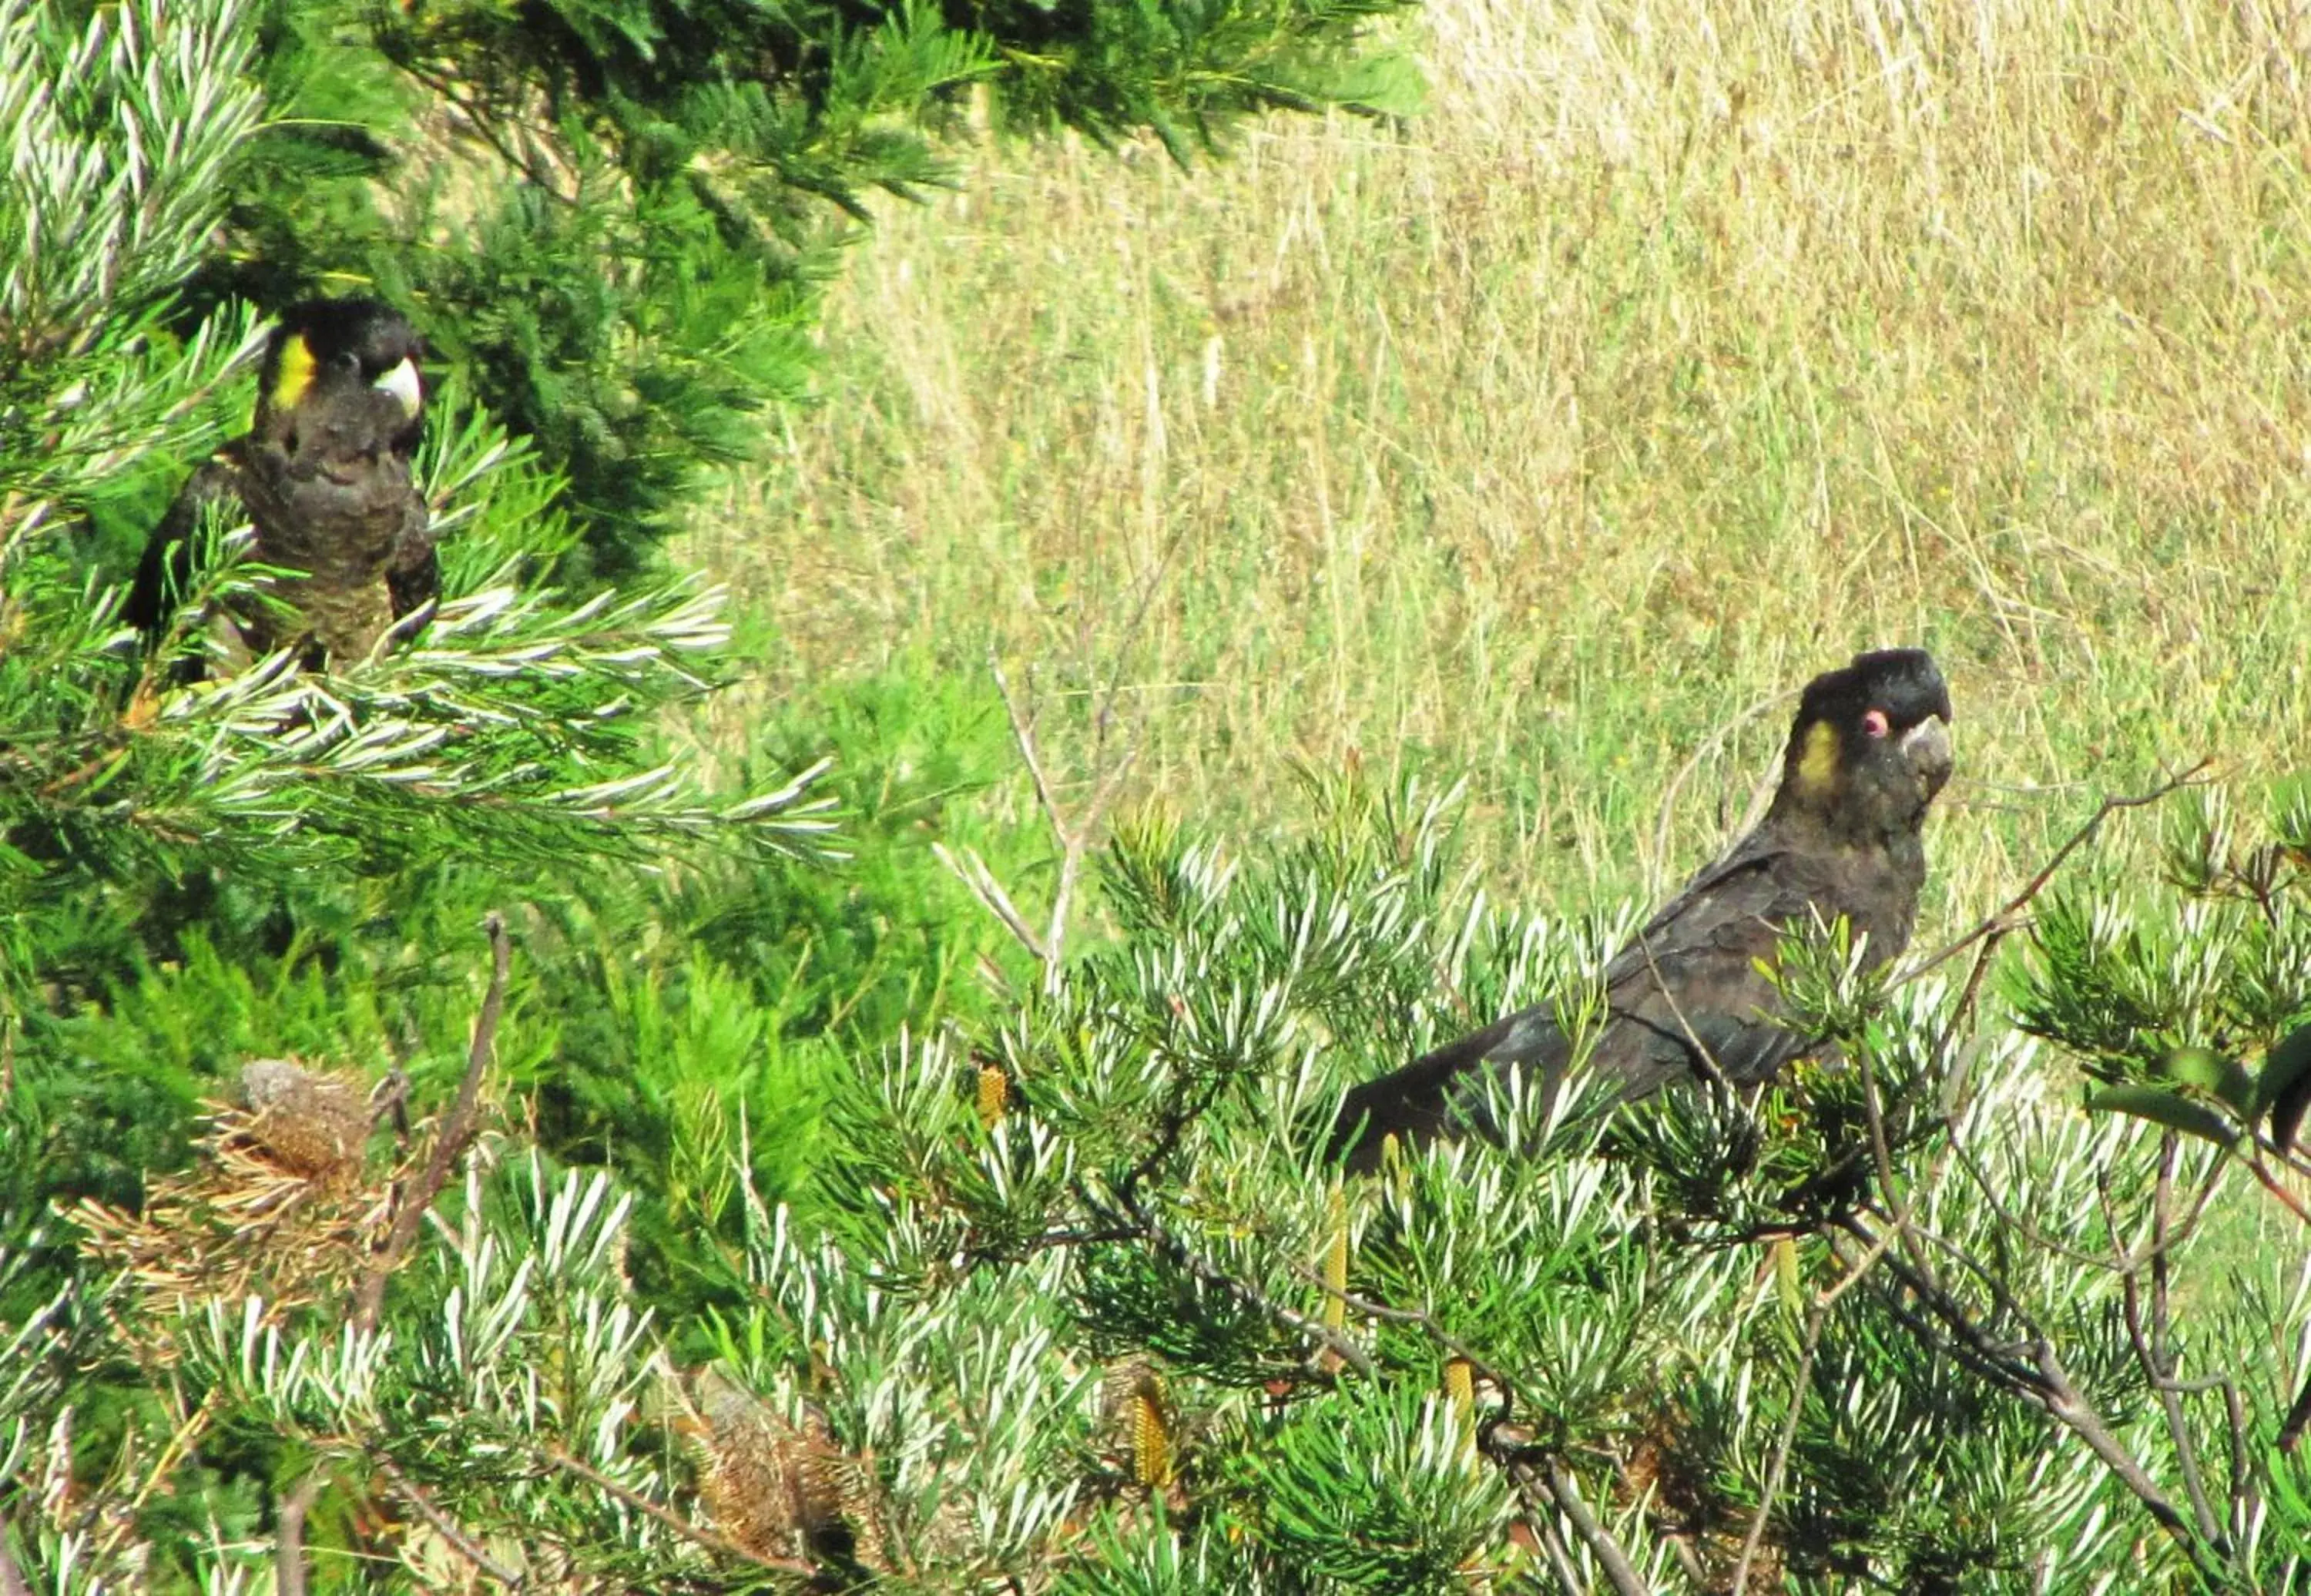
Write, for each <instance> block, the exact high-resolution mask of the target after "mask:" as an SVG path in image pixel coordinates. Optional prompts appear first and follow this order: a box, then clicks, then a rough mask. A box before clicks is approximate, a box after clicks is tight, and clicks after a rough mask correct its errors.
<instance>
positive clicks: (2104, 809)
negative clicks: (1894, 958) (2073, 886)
mask: <svg viewBox="0 0 2311 1596" xmlns="http://www.w3.org/2000/svg"><path fill="white" fill-rule="evenodd" d="M2213 763H2214V761H2213V760H2211V759H2202V760H2201V761H2199V763H2196V764H2194V765H2193V766H2192V767H2191V768H2190V769H2189V770H2187V771H2185V772H2183V773H2182V774H2181V775H2179V776H2171V777H2169V778H2167V780H2166V781H2162V782H2160V783H2159V784H2158V786H2157V787H2154V788H2152V789H2150V791H2148V792H2139V793H2135V794H2133V795H2132V796H2130V797H2123V798H2104V799H2103V801H2102V805H2101V807H2099V808H2097V809H2096V810H2095V812H2094V813H2093V814H2092V815H2088V816H2087V819H2086V824H2083V825H2081V826H2080V827H2079V829H2078V830H2076V831H2074V832H2072V833H2071V834H2070V836H2069V837H2068V838H2067V839H2065V840H2064V842H2062V846H2061V847H2059V848H2057V849H2055V850H2054V853H2053V854H2052V855H2051V856H2050V857H2049V858H2048V859H2047V860H2046V862H2045V864H2043V865H2041V866H2040V867H2039V868H2038V873H2037V874H2036V875H2035V876H2031V877H2030V879H2029V880H2028V881H2027V882H2025V883H2023V885H2022V890H2021V891H2019V892H2018V893H2016V894H2014V895H2013V896H2012V897H2010V898H2009V899H2008V900H2007V901H2006V902H2005V903H2001V905H1999V907H1998V908H1997V909H1996V910H1994V911H1992V912H1991V913H1990V914H1989V915H1988V916H1987V917H1986V918H1985V919H1984V920H1982V922H1981V923H1980V924H1978V925H1976V926H1975V928H1974V929H1972V930H1969V931H1967V933H1966V934H1965V935H1964V936H1962V937H1960V938H1958V940H1957V941H1955V942H1952V943H1949V944H1948V945H1946V946H1943V947H1940V948H1939V949H1937V950H1936V951H1935V952H1934V953H1932V955H1929V956H1928V957H1926V958H1924V959H1923V960H1921V961H1919V962H1918V963H1917V964H1913V965H1911V966H1910V967H1909V968H1908V969H1907V970H1905V971H1904V972H1902V973H1901V974H1900V975H1898V976H1897V977H1896V978H1895V984H1897V985H1899V984H1900V983H1901V982H1903V981H1915V980H1916V979H1917V978H1918V977H1919V976H1921V975H1923V974H1924V973H1925V972H1927V971H1929V970H1932V969H1933V968H1934V967H1935V966H1936V965H1938V964H1942V963H1943V962H1944V961H1946V960H1948V959H1950V958H1953V957H1955V956H1956V955H1958V954H1960V953H1962V952H1964V951H1965V950H1966V949H1967V948H1969V947H1971V946H1974V945H1975V943H1977V942H1981V941H1984V940H1985V939H1987V940H1988V941H1990V942H1992V943H1993V944H1994V943H1996V942H1998V941H1999V940H2001V938H2004V937H2006V936H2007V935H2008V933H2010V932H2011V931H2014V930H2016V929H2019V928H2020V927H2021V926H2022V925H2023V923H2024V921H2023V920H2021V919H2020V918H2019V917H2020V915H2021V913H2022V911H2024V910H2025V909H2028V907H2029V906H2030V904H2031V903H2032V901H2033V900H2035V899H2036V897H2037V895H2038V894H2040V893H2042V892H2044V891H2045V890H2046V884H2047V883H2048V882H2050V881H2052V880H2054V872H2055V871H2057V870H2059V869H2061V868H2062V864H2063V862H2064V861H2065V860H2067V859H2069V858H2070V857H2071V854H2073V853H2076V852H2077V851H2078V850H2080V848H2083V847H2084V846H2086V844H2087V842H2088V841H2089V839H2091V838H2092V837H2093V836H2094V834H2095V833H2097V832H2098V831H2100V830H2101V829H2102V824H2103V822H2104V821H2106V820H2108V819H2109V818H2110V817H2111V816H2112V815H2115V814H2116V813H2118V811H2120V810H2121V809H2141V808H2145V807H2149V806H2150V805H2152V804H2155V803H2158V801H2159V800H2161V799H2162V798H2167V797H2168V796H2170V795H2172V794H2174V793H2176V792H2178V791H2180V790H2181V789H2184V788H2185V787H2195V786H2198V785H2200V781H2199V778H2200V777H2201V776H2202V775H2203V774H2205V772H2206V771H2207V768H2208V767H2209V766H2210V765H2211V764H2213Z"/></svg>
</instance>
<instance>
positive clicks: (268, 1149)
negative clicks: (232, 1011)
mask: <svg viewBox="0 0 2311 1596" xmlns="http://www.w3.org/2000/svg"><path fill="white" fill-rule="evenodd" d="M240 1093H241V1096H242V1098H243V1100H244V1101H246V1102H247V1103H248V1104H249V1127H248V1133H249V1138H250V1139H251V1140H253V1141H254V1142H255V1143H256V1144H257V1147H259V1148H260V1149H262V1151H263V1152H264V1153H265V1155H266V1156H268V1157H269V1158H271V1159H272V1160H273V1162H274V1163H275V1164H279V1165H280V1166H281V1167H282V1168H283V1169H284V1170H287V1171H288V1172H289V1173H292V1174H300V1175H331V1174H336V1173H339V1172H340V1171H344V1170H347V1169H350V1168H353V1167H354V1166H356V1165H358V1164H360V1163H361V1160H362V1152H363V1150H364V1149H365V1148H366V1147H367V1146H368V1143H369V1129H370V1113H369V1100H368V1098H367V1097H366V1096H365V1095H363V1094H362V1092H361V1091H360V1090H359V1089H357V1088H356V1087H354V1086H352V1085H351V1084H349V1083H347V1082H345V1081H342V1080H338V1079H336V1077H332V1076H327V1075H319V1074H316V1073H315V1072H314V1071H312V1070H310V1069H307V1068H305V1067H304V1066H303V1065H301V1064H299V1063H296V1062H295V1061H294V1060H289V1059H252V1060H249V1062H248V1063H247V1064H244V1065H242V1066H241V1069H240Z"/></svg>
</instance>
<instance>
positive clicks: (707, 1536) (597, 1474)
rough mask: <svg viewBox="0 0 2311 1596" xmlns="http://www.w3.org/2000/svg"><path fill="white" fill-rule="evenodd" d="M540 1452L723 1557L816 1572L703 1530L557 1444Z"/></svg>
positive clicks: (790, 1570) (794, 1571)
mask: <svg viewBox="0 0 2311 1596" xmlns="http://www.w3.org/2000/svg"><path fill="white" fill-rule="evenodd" d="M539 1455H540V1456H541V1457H543V1458H545V1461H547V1462H549V1463H551V1464H553V1465H554V1467H555V1468H557V1469H561V1470H566V1471H567V1472H569V1473H571V1474H574V1475H576V1476H577V1477H578V1478H580V1479H582V1480H584V1481H586V1483H587V1484H589V1485H591V1486H593V1487H597V1489H599V1490H601V1491H604V1492H606V1493H607V1494H608V1495H609V1496H615V1498H617V1500H619V1501H620V1502H623V1503H624V1504H626V1505H627V1506H628V1507H631V1508H632V1509H633V1510H634V1511H635V1512H636V1513H643V1514H645V1515H647V1516H648V1517H650V1518H653V1519H656V1520H657V1521H658V1522H659V1523H661V1524H664V1525H665V1526H666V1527H667V1529H669V1530H671V1531H674V1532H675V1533H676V1535H679V1536H681V1537H682V1538H683V1539H685V1540H688V1541H691V1542H693V1543H694V1544H696V1545H699V1546H702V1547H704V1548H707V1549H708V1550H709V1551H716V1552H720V1553H721V1554H722V1555H723V1556H724V1557H736V1558H737V1559H738V1560H739V1561H741V1562H744V1563H752V1564H753V1565H754V1566H756V1567H757V1568H775V1569H777V1570H778V1571H779V1572H780V1573H781V1574H816V1573H817V1572H818V1569H817V1566H816V1565H814V1564H810V1563H806V1562H804V1561H803V1560H802V1559H801V1558H799V1557H770V1556H767V1555H765V1554H764V1553H762V1552H756V1551H749V1550H748V1549H747V1548H745V1547H743V1546H740V1545H739V1544H738V1543H737V1541H735V1540H727V1539H724V1538H723V1537H721V1536H719V1535H717V1534H715V1533H714V1532H713V1531H711V1530H702V1529H700V1528H699V1527H698V1526H697V1525H696V1524H693V1523H692V1522H689V1521H688V1520H686V1519H685V1518H684V1517H683V1516H682V1515H681V1514H680V1513H675V1512H673V1511H672V1510H671V1509H668V1508H666V1507H661V1506H660V1505H659V1504H657V1503H655V1502H653V1501H651V1500H650V1498H649V1497H648V1496H643V1495H642V1494H641V1492H639V1491H635V1490H631V1489H629V1488H628V1487H625V1486H623V1485H620V1484H619V1483H618V1482H617V1481H616V1480H615V1479H612V1478H610V1477H609V1476H608V1475H606V1474H605V1473H603V1472H602V1471H601V1470H599V1469H597V1468H594V1467H593V1466H592V1465H590V1464H588V1463H581V1462H580V1461H578V1460H577V1459H576V1458H573V1457H571V1455H570V1454H569V1453H568V1452H563V1451H562V1449H561V1448H560V1447H556V1446H549V1447H546V1448H545V1450H544V1451H543V1452H540V1453H539Z"/></svg>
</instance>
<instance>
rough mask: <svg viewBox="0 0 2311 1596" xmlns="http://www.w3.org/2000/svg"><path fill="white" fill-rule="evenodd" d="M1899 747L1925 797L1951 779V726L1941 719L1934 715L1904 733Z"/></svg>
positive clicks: (1938, 790) (1930, 795)
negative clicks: (1924, 792) (1923, 789)
mask: <svg viewBox="0 0 2311 1596" xmlns="http://www.w3.org/2000/svg"><path fill="white" fill-rule="evenodd" d="M1897 746H1899V747H1900V749H1901V750H1902V757H1903V758H1904V759H1905V760H1907V761H1908V762H1909V765H1910V769H1911V771H1912V772H1914V773H1915V774H1916V776H1917V778H1918V781H1919V783H1920V785H1922V786H1923V787H1924V788H1925V789H1926V796H1927V797H1928V798H1932V797H1933V796H1934V794H1936V793H1938V792H1940V790H1941V789H1942V783H1943V782H1945V781H1949V773H1950V762H1951V750H1950V734H1949V727H1948V726H1947V725H1945V724H1944V723H1943V722H1942V720H1941V718H1940V716H1932V717H1929V718H1928V719H1926V720H1921V721H1919V722H1918V723H1917V724H1916V725H1915V726H1913V727H1912V728H1910V729H1909V730H1907V731H1905V732H1904V733H1903V734H1902V740H1901V742H1900V743H1899V744H1898V745H1897Z"/></svg>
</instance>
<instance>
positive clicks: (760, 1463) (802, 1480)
mask: <svg viewBox="0 0 2311 1596" xmlns="http://www.w3.org/2000/svg"><path fill="white" fill-rule="evenodd" d="M696 1386H697V1393H698V1409H699V1416H700V1422H699V1423H698V1425H697V1426H695V1434H696V1437H697V1441H698V1445H699V1450H700V1452H701V1453H702V1464H703V1468H702V1470H701V1476H702V1477H701V1480H700V1494H701V1495H702V1496H703V1497H704V1498H705V1503H706V1511H707V1513H709V1515H711V1517H712V1519H713V1520H714V1522H715V1525H716V1527H717V1528H718V1529H719V1530H720V1531H722V1533H723V1534H724V1535H726V1536H728V1538H729V1539H731V1540H733V1541H735V1542H736V1543H737V1544H738V1545H739V1546H742V1547H744V1548H746V1549H747V1550H748V1551H750V1552H754V1553H756V1554H758V1555H761V1556H765V1557H786V1556H792V1555H793V1554H795V1553H796V1552H798V1551H799V1552H802V1553H804V1554H805V1555H807V1556H810V1557H847V1556H851V1555H856V1556H858V1557H860V1558H861V1559H862V1560H864V1561H868V1562H870V1563H871V1562H873V1561H875V1560H876V1545H877V1539H876V1536H875V1535H874V1532H873V1522H874V1515H873V1513H872V1511H871V1507H872V1496H873V1481H872V1478H871V1475H870V1473H869V1471H868V1468H867V1466H866V1464H865V1463H864V1462H862V1461H860V1460H859V1459H857V1458H854V1457H851V1456H850V1455H849V1454H848V1453H846V1452H842V1451H841V1450H840V1449H838V1448H837V1447H836V1446H835V1444H834V1443H833V1440H831V1439H830V1438H829V1436H828V1435H827V1430H826V1421H825V1420H824V1418H822V1417H820V1416H819V1415H818V1414H816V1413H815V1412H810V1411H806V1412H805V1413H804V1415H803V1418H802V1422H801V1424H800V1425H795V1424H790V1423H789V1422H788V1421H787V1419H786V1418H785V1417H782V1416H781V1415H780V1414H779V1413H778V1412H777V1411H776V1410H775V1409H773V1408H771V1407H770V1405H769V1404H767V1403H765V1402H763V1401H762V1400H760V1399H759V1398H757V1397H756V1396H755V1395H754V1393H753V1392H752V1391H747V1390H746V1389H745V1388H744V1387H742V1386H740V1385H738V1384H737V1382H733V1381H731V1380H728V1379H727V1378H725V1377H724V1376H723V1375H721V1374H718V1373H717V1372H715V1371H714V1370H711V1369H709V1370H705V1371H703V1372H702V1373H701V1374H699V1376H698V1379H697V1382H696Z"/></svg>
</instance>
